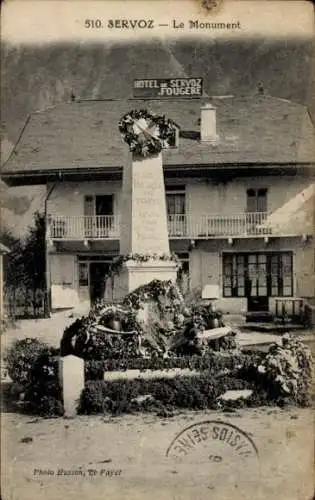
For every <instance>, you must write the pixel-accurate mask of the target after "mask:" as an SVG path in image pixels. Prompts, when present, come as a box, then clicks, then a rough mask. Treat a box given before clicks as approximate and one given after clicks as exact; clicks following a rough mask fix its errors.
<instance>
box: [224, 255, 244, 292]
mask: <svg viewBox="0 0 315 500" xmlns="http://www.w3.org/2000/svg"><path fill="white" fill-rule="evenodd" d="M223 295H224V297H245V256H244V255H242V254H239V255H233V254H225V255H223Z"/></svg>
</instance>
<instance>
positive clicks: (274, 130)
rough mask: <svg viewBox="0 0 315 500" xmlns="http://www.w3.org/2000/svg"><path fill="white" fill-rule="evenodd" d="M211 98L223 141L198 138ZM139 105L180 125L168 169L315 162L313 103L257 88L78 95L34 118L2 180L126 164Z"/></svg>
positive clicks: (169, 152)
mask: <svg viewBox="0 0 315 500" xmlns="http://www.w3.org/2000/svg"><path fill="white" fill-rule="evenodd" d="M209 100H211V102H212V104H213V105H214V106H215V107H216V109H217V132H218V134H219V142H218V144H217V145H211V144H209V143H202V142H200V140H199V133H200V125H199V118H200V107H201V105H202V104H204V103H205V102H206V101H208V102H209ZM134 108H137V109H141V108H145V109H148V110H150V111H153V112H156V113H158V114H165V115H166V116H167V117H168V118H171V119H173V120H174V121H175V122H176V123H178V124H179V126H180V128H181V135H180V139H179V147H178V148H176V149H171V150H165V151H164V153H163V164H164V167H165V168H166V169H167V168H168V167H172V166H173V167H174V166H178V167H180V166H185V165H186V166H193V165H204V166H218V165H226V164H233V165H235V166H239V165H242V164H299V163H301V164H303V163H313V162H315V147H314V128H313V124H312V122H311V119H310V117H309V114H308V112H307V109H306V108H305V107H304V106H302V105H300V104H296V103H293V102H290V101H286V100H284V99H279V98H274V97H271V96H268V95H257V96H253V97H230V98H226V99H220V98H213V97H212V98H211V99H210V98H208V99H207V100H206V99H205V98H203V99H189V100H185V99H181V100H180V99H177V100H166V99H165V100H135V99H126V100H104V101H78V102H68V103H64V104H60V105H57V106H55V107H52V108H49V109H46V110H44V111H40V112H35V113H33V114H32V115H31V116H30V117H29V119H28V121H27V123H26V125H25V127H24V130H23V132H22V134H21V137H20V139H19V141H18V143H17V144H16V146H15V148H14V150H13V152H12V154H11V155H10V157H9V159H8V161H7V162H6V164H5V165H4V166H3V168H2V177H3V179H4V180H6V181H8V180H10V177H12V176H14V175H17V174H20V175H21V176H22V177H27V175H31V174H32V173H36V172H44V173H47V174H48V173H49V172H53V171H57V170H58V171H59V172H64V171H69V170H74V171H78V172H79V171H81V172H82V171H83V170H85V171H86V170H87V169H104V168H108V169H109V168H117V167H120V168H121V167H122V166H123V162H124V160H123V158H124V154H125V153H126V151H127V145H126V144H125V143H124V142H123V140H122V137H121V135H120V133H119V130H118V122H119V120H120V118H121V117H122V115H123V114H125V113H126V112H128V111H130V110H131V109H134Z"/></svg>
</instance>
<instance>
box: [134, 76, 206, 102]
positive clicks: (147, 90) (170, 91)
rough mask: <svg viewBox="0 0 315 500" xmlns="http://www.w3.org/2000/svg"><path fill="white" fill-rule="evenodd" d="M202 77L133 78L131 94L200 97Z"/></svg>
mask: <svg viewBox="0 0 315 500" xmlns="http://www.w3.org/2000/svg"><path fill="white" fill-rule="evenodd" d="M202 92H203V79H202V78H163V79H162V78H156V79H152V80H148V79H147V80H134V82H133V96H134V97H135V98H143V97H150V98H152V99H154V98H162V99H163V98H169V97H190V98H194V97H202Z"/></svg>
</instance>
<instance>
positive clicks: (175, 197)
mask: <svg viewBox="0 0 315 500" xmlns="http://www.w3.org/2000/svg"><path fill="white" fill-rule="evenodd" d="M185 201H186V193H185V186H182V185H180V186H176V185H174V186H167V187H166V208H167V213H168V214H169V215H179V214H180V215H184V214H185V204H186V203H185Z"/></svg>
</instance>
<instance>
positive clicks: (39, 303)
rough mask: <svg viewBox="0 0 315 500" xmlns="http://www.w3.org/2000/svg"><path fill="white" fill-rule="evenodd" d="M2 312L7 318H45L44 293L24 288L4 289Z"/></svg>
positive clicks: (39, 290) (40, 290)
mask: <svg viewBox="0 0 315 500" xmlns="http://www.w3.org/2000/svg"><path fill="white" fill-rule="evenodd" d="M4 311H5V313H6V314H7V316H8V317H9V318H12V319H23V318H43V317H44V316H45V291H44V290H42V289H37V290H32V289H29V288H26V287H24V286H20V287H18V288H12V287H5V288H4Z"/></svg>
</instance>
